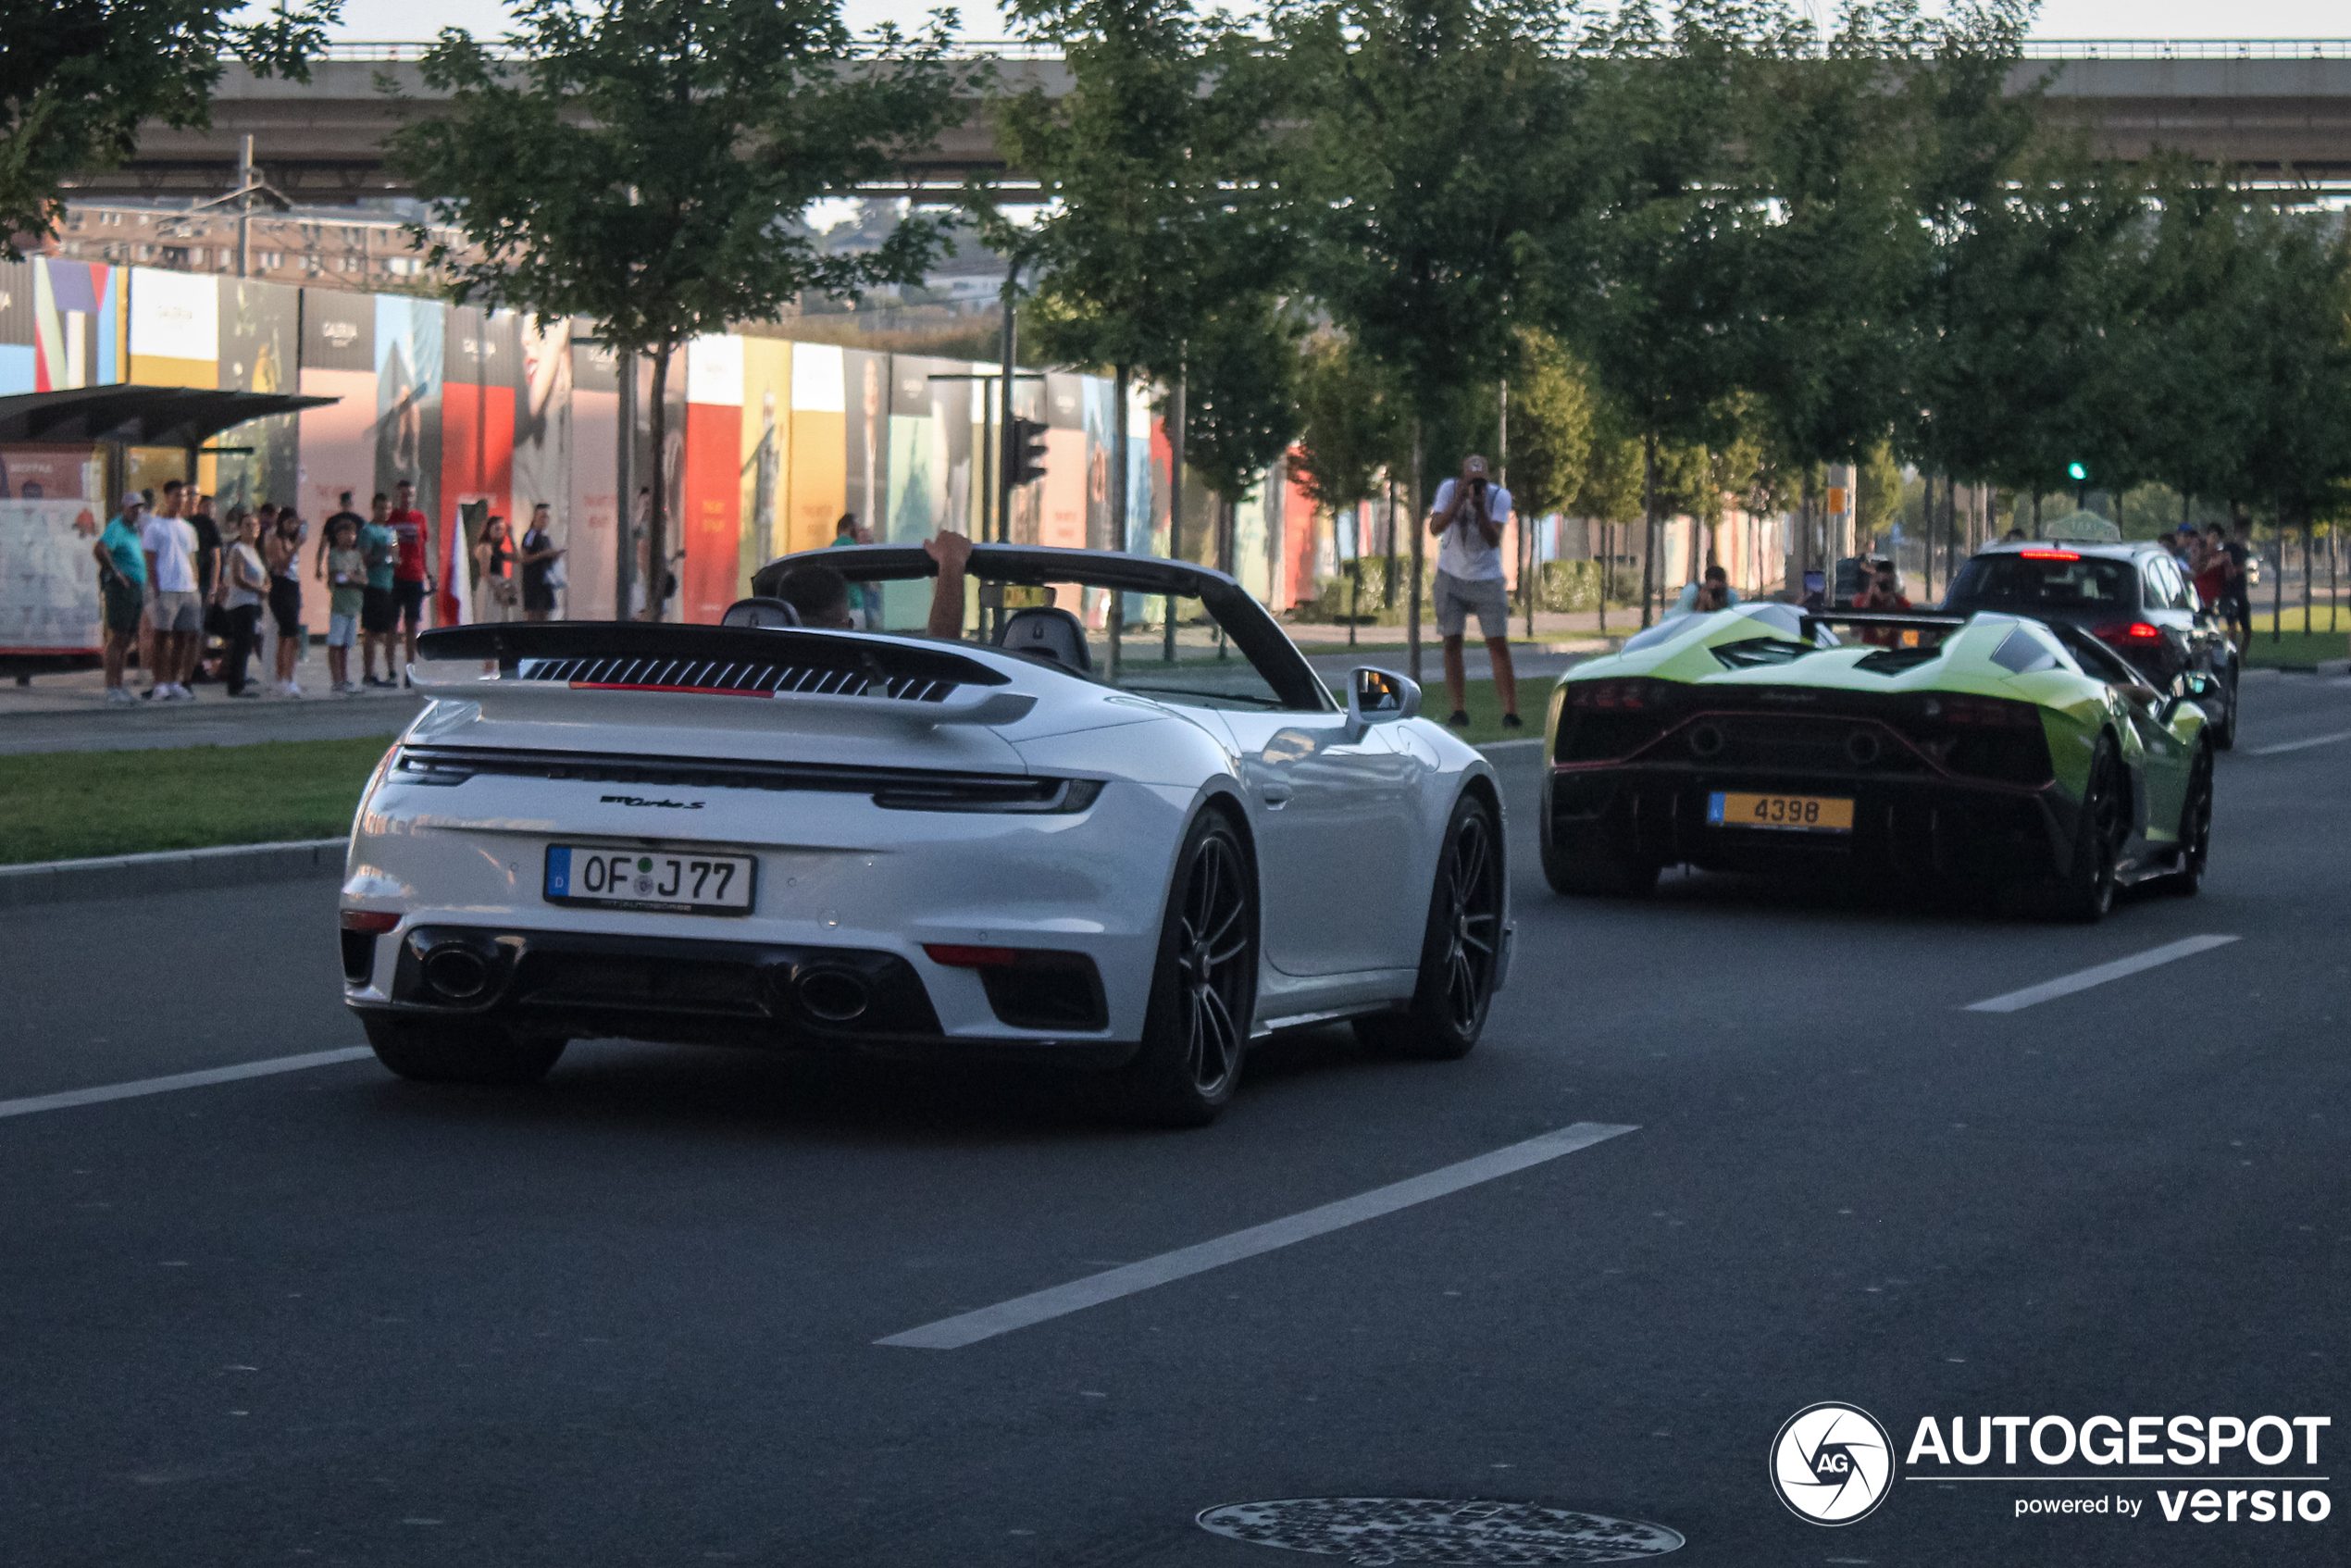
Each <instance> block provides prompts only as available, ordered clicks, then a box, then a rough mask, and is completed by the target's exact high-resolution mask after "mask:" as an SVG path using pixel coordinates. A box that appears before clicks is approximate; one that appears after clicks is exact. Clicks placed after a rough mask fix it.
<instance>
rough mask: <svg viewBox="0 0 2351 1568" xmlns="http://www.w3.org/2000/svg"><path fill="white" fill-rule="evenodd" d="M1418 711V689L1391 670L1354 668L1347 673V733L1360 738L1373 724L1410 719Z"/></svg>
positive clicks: (1419, 696) (1419, 694)
mask: <svg viewBox="0 0 2351 1568" xmlns="http://www.w3.org/2000/svg"><path fill="white" fill-rule="evenodd" d="M1420 711H1421V689H1420V685H1419V683H1418V682H1416V681H1412V680H1407V679H1406V678H1404V677H1402V676H1400V675H1398V674H1397V673H1396V672H1395V671H1393V670H1384V669H1374V668H1372V667H1371V666H1369V665H1358V666H1355V667H1354V668H1353V669H1351V670H1350V671H1348V672H1347V733H1348V735H1349V737H1350V739H1351V738H1354V737H1357V736H1360V735H1362V733H1363V731H1364V730H1366V729H1368V728H1371V727H1372V726H1373V725H1375V724H1387V723H1390V722H1393V721H1394V720H1396V719H1399V718H1411V717H1412V716H1414V715H1416V714H1418V713H1419V712H1420Z"/></svg>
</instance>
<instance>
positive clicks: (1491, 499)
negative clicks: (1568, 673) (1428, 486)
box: [1428, 457, 1521, 729]
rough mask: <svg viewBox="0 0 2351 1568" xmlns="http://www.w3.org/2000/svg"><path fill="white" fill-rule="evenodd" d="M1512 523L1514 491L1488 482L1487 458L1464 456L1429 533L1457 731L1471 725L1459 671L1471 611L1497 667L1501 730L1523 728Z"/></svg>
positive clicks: (1444, 487)
mask: <svg viewBox="0 0 2351 1568" xmlns="http://www.w3.org/2000/svg"><path fill="white" fill-rule="evenodd" d="M1510 517H1511V492H1509V491H1507V490H1504V489H1503V488H1502V487H1501V486H1500V485H1499V484H1495V483H1493V482H1491V481H1490V480H1489V479H1487V478H1486V459H1485V458H1483V457H1468V458H1464V459H1463V460H1462V476H1461V478H1460V479H1447V480H1446V481H1445V482H1444V483H1443V484H1441V485H1438V486H1437V499H1436V503H1435V504H1433V505H1432V506H1431V507H1430V508H1429V514H1428V531H1429V532H1431V533H1433V534H1435V535H1436V536H1437V539H1438V540H1439V541H1440V542H1439V543H1438V545H1437V591H1436V594H1435V598H1436V601H1437V635H1438V636H1440V637H1442V638H1444V640H1445V691H1446V693H1447V695H1448V696H1449V697H1450V698H1451V699H1452V703H1453V716H1452V717H1451V718H1449V719H1447V720H1446V721H1445V722H1446V723H1448V724H1450V725H1454V726H1456V727H1458V726H1461V725H1465V724H1467V723H1469V710H1468V708H1467V707H1466V706H1465V703H1467V701H1468V693H1467V684H1468V683H1467V680H1466V679H1465V678H1464V677H1463V675H1462V633H1463V632H1464V631H1465V630H1466V629H1467V628H1468V625H1469V617H1470V615H1471V613H1472V612H1473V611H1474V612H1475V614H1476V616H1477V628H1478V630H1479V631H1480V632H1482V633H1483V634H1484V635H1485V638H1486V653H1488V654H1489V655H1490V656H1491V657H1492V659H1493V663H1494V694H1495V695H1496V696H1497V697H1499V698H1500V699H1501V700H1502V728H1505V729H1517V728H1521V724H1520V721H1519V716H1518V676H1517V672H1516V671H1515V670H1514V669H1512V668H1511V638H1510V632H1511V605H1510V599H1509V597H1508V596H1507V595H1506V594H1505V593H1504V592H1503V591H1502V528H1503V525H1504V524H1506V523H1508V522H1509V521H1510Z"/></svg>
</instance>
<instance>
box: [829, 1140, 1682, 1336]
mask: <svg viewBox="0 0 2351 1568" xmlns="http://www.w3.org/2000/svg"><path fill="white" fill-rule="evenodd" d="M1636 1130H1638V1129H1636V1128H1634V1127H1629V1126H1611V1125H1609V1124H1607V1123H1604V1122H1577V1123H1575V1124H1574V1126H1564V1127H1561V1128H1559V1129H1558V1130H1557V1131H1555V1132H1547V1133H1545V1134H1543V1135H1542V1136H1541V1137H1539V1138H1530V1139H1527V1140H1526V1141H1525V1142H1524V1143H1513V1144H1511V1146H1510V1147H1508V1148H1506V1149H1497V1150H1495V1151H1492V1152H1491V1153H1486V1154H1480V1155H1478V1156H1476V1157H1475V1158H1474V1159H1469V1160H1463V1161H1462V1162H1461V1163H1459V1164H1451V1165H1446V1166H1442V1167H1440V1168H1439V1169H1437V1170H1433V1171H1430V1172H1427V1173H1426V1174H1424V1175H1422V1176H1412V1177H1411V1178H1409V1179H1407V1180H1404V1181H1399V1182H1396V1183H1393V1184H1391V1185H1389V1186H1387V1187H1376V1188H1373V1189H1372V1190H1371V1191H1369V1192H1362V1193H1358V1194H1356V1195H1355V1196H1354V1197H1352V1198H1342V1199H1340V1200H1339V1201H1337V1202H1336V1203H1325V1204H1324V1205H1323V1206H1322V1207H1321V1208H1319V1209H1308V1210H1307V1211H1305V1212H1304V1213H1297V1214H1291V1215H1289V1216H1288V1217H1287V1218H1286V1219H1278V1220H1269V1221H1267V1222H1266V1223H1265V1224H1263V1225H1259V1226H1250V1228H1248V1229H1247V1230H1237V1231H1234V1232H1233V1233H1232V1234H1231V1235H1229V1236H1220V1237H1218V1238H1216V1239H1214V1240H1213V1241H1202V1242H1200V1243H1198V1244H1196V1245H1194V1246H1190V1247H1182V1248H1178V1249H1177V1250H1176V1251H1173V1252H1163V1253H1161V1254H1160V1255H1159V1256H1158V1257H1156V1258H1145V1259H1144V1260H1143V1261H1142V1262H1141V1263H1128V1264H1126V1266H1125V1267H1124V1268H1114V1269H1112V1270H1110V1271H1109V1272H1107V1273H1105V1274H1097V1275H1089V1276H1087V1277H1086V1278H1084V1279H1078V1280H1072V1281H1071V1282H1070V1283H1069V1284H1067V1285H1056V1286H1054V1287H1053V1288H1051V1289H1050V1290H1039V1291H1037V1292H1035V1293H1034V1294H1032V1295H1027V1296H1018V1297H1015V1298H1014V1299H1013V1300H1009V1301H1000V1302H998V1303H997V1304H996V1305H994V1306H992V1307H982V1308H980V1309H979V1310H978V1311H977V1312H969V1313H959V1314H958V1315H956V1316H954V1317H948V1318H941V1319H939V1321H938V1322H937V1323H927V1324H925V1325H922V1326H921V1327H920V1328H910V1329H908V1330H906V1331H905V1332H904V1333H903V1334H893V1335H891V1336H890V1337H889V1338H887V1339H877V1340H875V1341H874V1343H875V1344H877V1345H892V1346H898V1347H902V1348H905V1349H910V1350H958V1349H961V1348H962V1347H963V1346H965V1345H971V1344H976V1343H977V1342H978V1341H980V1340H982V1339H992V1338H995V1337H996V1336H997V1335H999V1334H1009V1333H1011V1332H1012V1331H1013V1330H1014V1329H1015V1328H1026V1327H1028V1326H1029V1325H1031V1324H1038V1323H1043V1322H1045V1321H1046V1320H1047V1319H1049V1318H1056V1317H1064V1316H1066V1315H1067V1314H1069V1313H1074V1312H1082V1311H1084V1310H1085V1309H1086V1308H1088V1307H1098V1306H1100V1305H1101V1304H1102V1303H1103V1302H1104V1301H1114V1300H1118V1299H1119V1298H1120V1297H1122V1296H1132V1295H1134V1294H1135V1293H1136V1292H1137V1291H1139V1290H1149V1289H1150V1288H1151V1287H1153V1286H1155V1285H1165V1284H1168V1283H1169V1282H1171V1281H1173V1280H1178V1279H1184V1278H1188V1277H1189V1276H1192V1275H1195V1274H1201V1273H1205V1272H1206V1271H1207V1270H1209V1269H1213V1268H1219V1267H1222V1266H1223V1265H1224V1264H1225V1263H1238V1262H1240V1261H1241V1260H1242V1259H1243V1258H1253V1257H1256V1256H1257V1255H1258V1254H1259V1253H1261V1252H1271V1251H1275V1249H1276V1248H1281V1247H1287V1246H1290V1245H1292V1244H1293V1243H1295V1242H1300V1241H1306V1240H1310V1239H1312V1238H1314V1237H1317V1236H1324V1235H1327V1234H1329V1233H1330V1232H1331V1231H1334V1230H1342V1229H1344V1228H1346V1227H1347V1226H1350V1225H1361V1224H1362V1223H1363V1222H1364V1221H1365V1220H1373V1219H1377V1218H1379V1217H1380V1216H1381V1215H1382V1214H1392V1213H1395V1212H1396V1211H1397V1210H1399V1209H1409V1208H1411V1207H1412V1205H1413V1204H1415V1203H1425V1202H1427V1201H1429V1200H1430V1199H1432V1198H1442V1197H1444V1196H1446V1195H1447V1194H1448V1193H1453V1192H1459V1191H1461V1190H1462V1188H1465V1187H1475V1186H1476V1185H1478V1183H1480V1182H1486V1181H1492V1180H1493V1179H1494V1178H1495V1177H1497V1176H1509V1175H1511V1173H1512V1172H1514V1171H1523V1170H1525V1169H1526V1168H1527V1167H1528V1166H1530V1165H1539V1164H1543V1163H1545V1162H1546V1161H1549V1160H1556V1159H1558V1158H1559V1157H1560V1156H1561V1155H1562V1154H1573V1153H1574V1152H1575V1151H1577V1150H1579V1149H1589V1148H1590V1147H1592V1145H1594V1144H1596V1143H1602V1142H1605V1141H1607V1140H1608V1139H1611V1138H1615V1137H1617V1136H1618V1135H1619V1134H1622V1133H1628V1132H1634V1131H1636Z"/></svg>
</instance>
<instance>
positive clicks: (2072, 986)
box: [1964, 937, 2237, 1013]
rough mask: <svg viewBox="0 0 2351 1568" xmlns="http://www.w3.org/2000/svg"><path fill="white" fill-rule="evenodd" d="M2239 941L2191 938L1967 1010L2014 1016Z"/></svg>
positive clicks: (2012, 993)
mask: <svg viewBox="0 0 2351 1568" xmlns="http://www.w3.org/2000/svg"><path fill="white" fill-rule="evenodd" d="M2235 940H2237V939H2236V938H2234V937H2188V938H2185V939H2183V940H2180V941H2176V942H2167V943H2166V944H2164V945H2163V946H2162V947H2156V948H2149V949H2147V951H2146V952H2138V953H2133V954H2132V955H2131V956H2130V957H2128V958H2118V959H2116V960H2115V961H2114V962H2113V963H2111V964H2097V965H2096V966H2095V967H2093V968H2089V969H2077V970H2075V971H2074V972H2073V973H2072V974H2071V975H2059V977H2057V978H2056V979H2054V980H2044V981H2042V982H2041V983H2040V984H2039V985H2037V986H2027V987H2025V988H2024V989H2022V990H2021V991H2009V992H2008V993H2007V994H2006V995H2004V996H1996V997H1991V998H1988V999H1987V1000H1985V1001H1983V1002H1970V1003H1968V1005H1967V1007H1966V1008H1965V1009H1964V1011H1966V1012H1969V1013H2014V1012H2016V1011H2018V1010H2019V1009H2020V1008H2025V1007H2030V1006H2032V1005H2033V1004H2034V1002H2047V1001H2049V1000H2051V999H2052V998H2055V997H2060V996H2071V995H2072V994H2073V993H2074V992H2075V991H2085V990H2088V989H2090V988H2091V987H2092V986H2102V985H2104V984H2106V983H2107V982H2108V980H2119V979H2121V978H2122V977H2124V976H2126V975H2135V974H2137V973H2138V972H2139V971H2140V970H2142V969H2152V968H2154V967H2155V966H2156V965H2157V964H2169V963H2171V961H2172V960H2173V959H2177V958H2193V957H2195V956H2196V954H2197V953H2199V952H2211V951H2212V950H2213V949H2214V948H2216V947H2226V946H2228V945H2229V944H2230V943H2231V942H2233V941H2235Z"/></svg>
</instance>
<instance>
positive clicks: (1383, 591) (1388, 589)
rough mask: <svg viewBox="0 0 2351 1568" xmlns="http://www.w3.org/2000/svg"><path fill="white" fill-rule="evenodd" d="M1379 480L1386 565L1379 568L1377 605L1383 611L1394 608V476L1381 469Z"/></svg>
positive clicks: (1388, 470) (1389, 470) (1388, 471)
mask: <svg viewBox="0 0 2351 1568" xmlns="http://www.w3.org/2000/svg"><path fill="white" fill-rule="evenodd" d="M1380 478H1381V479H1383V480H1384V481H1385V482H1386V483H1387V566H1385V567H1383V568H1381V573H1380V579H1379V603H1380V608H1381V609H1383V610H1392V609H1394V608H1395V607H1396V475H1395V472H1394V471H1393V470H1392V469H1387V468H1382V469H1381V471H1380Z"/></svg>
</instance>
